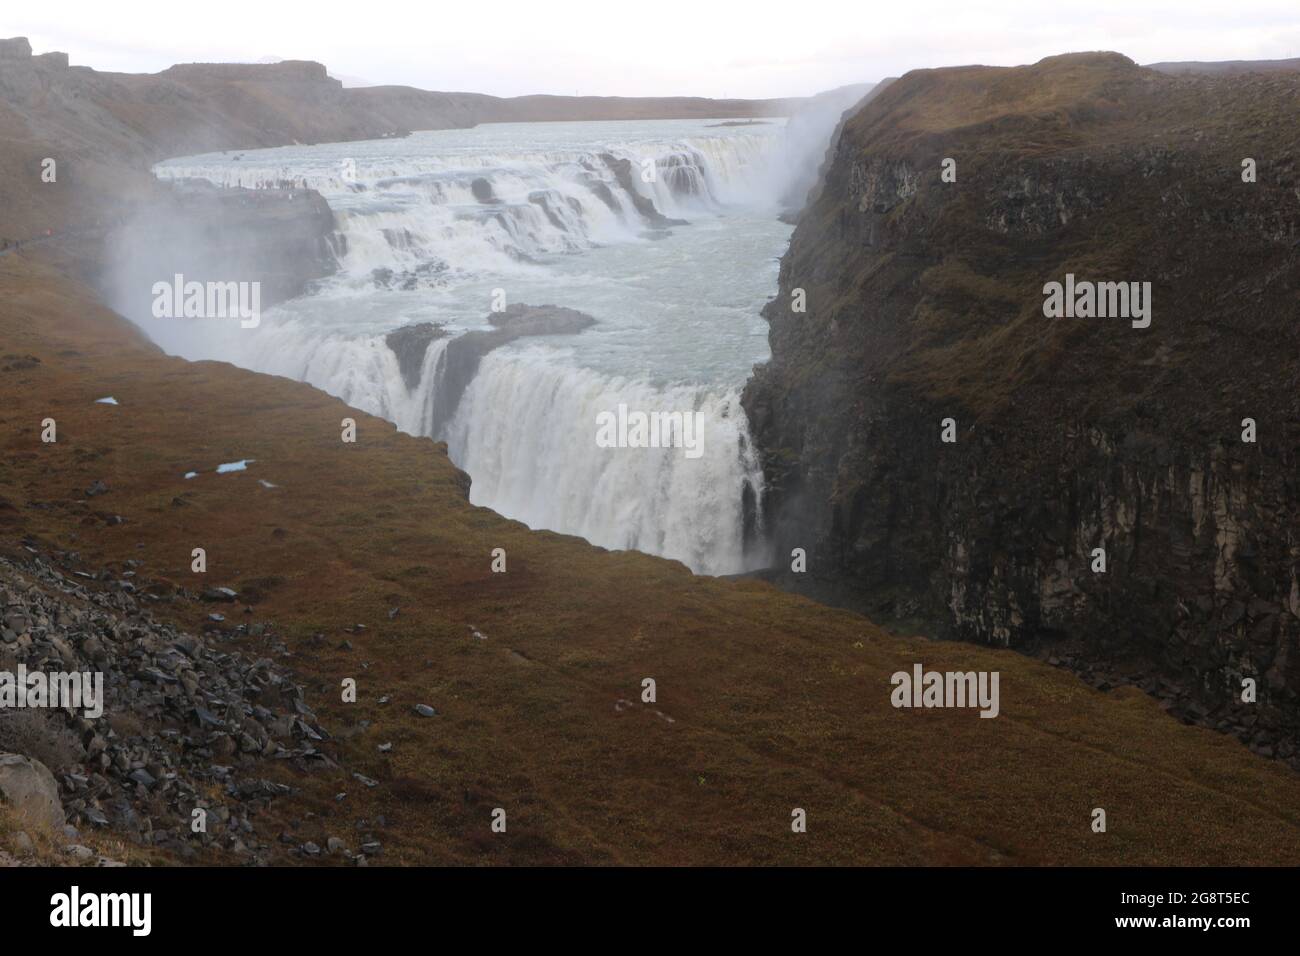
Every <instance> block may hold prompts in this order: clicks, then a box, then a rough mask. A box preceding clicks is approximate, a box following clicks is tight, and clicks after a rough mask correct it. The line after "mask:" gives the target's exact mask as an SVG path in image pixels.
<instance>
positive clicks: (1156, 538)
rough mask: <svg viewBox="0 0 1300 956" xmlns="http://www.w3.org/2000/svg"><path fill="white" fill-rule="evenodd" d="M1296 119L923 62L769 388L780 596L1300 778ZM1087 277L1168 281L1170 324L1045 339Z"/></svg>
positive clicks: (872, 115) (795, 253) (1081, 80)
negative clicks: (1122, 708) (1207, 728)
mask: <svg viewBox="0 0 1300 956" xmlns="http://www.w3.org/2000/svg"><path fill="white" fill-rule="evenodd" d="M1298 116H1300V73H1294V72H1289V73H1288V72H1277V73H1272V74H1246V75H1242V76H1236V77H1231V78H1223V77H1195V76H1181V77H1171V76H1166V75H1162V74H1158V73H1156V72H1154V71H1151V70H1146V69H1142V68H1140V67H1138V66H1136V65H1135V64H1133V63H1132V62H1131V61H1129V60H1128V59H1126V58H1125V57H1122V56H1119V55H1117V54H1080V55H1070V56H1062V57H1053V58H1050V59H1047V60H1044V61H1042V62H1040V63H1038V64H1036V65H1034V66H1031V67H1021V68H1014V69H997V68H985V67H968V68H956V69H945V70H924V71H917V72H914V73H911V74H908V75H907V76H905V77H903V78H902V79H901V80H899V81H898V82H896V83H895V84H893V85H892V86H891V87H890V88H889V89H887V90H885V91H884V92H883V93H882V94H881V95H880V96H879V97H877V98H876V99H875V100H874V101H873V102H872V103H870V104H869V105H867V106H866V107H864V108H863V109H862V110H861V111H860V112H859V113H857V115H855V116H854V117H853V118H852V119H851V120H850V121H849V122H848V123H847V124H846V125H845V129H844V132H843V135H842V136H841V137H840V139H839V141H838V143H837V145H836V146H835V147H834V148H833V151H832V155H830V156H829V157H828V165H827V168H826V172H825V181H824V183H823V188H822V189H821V190H820V191H819V192H818V193H816V194H815V196H814V201H813V203H812V204H811V205H810V207H809V208H808V210H807V211H806V212H805V213H804V215H803V217H802V219H801V221H800V222H799V225H798V227H797V229H796V231H795V233H794V237H793V240H792V244H791V248H790V250H789V252H788V254H787V255H786V257H785V259H784V261H783V263H782V269H781V285H780V293H779V295H778V296H777V297H776V298H775V299H774V300H773V301H772V303H770V304H769V306H768V307H767V309H766V311H765V315H766V317H767V319H768V320H769V322H770V325H771V344H772V353H773V357H772V360H771V362H770V363H769V364H768V365H766V366H764V367H762V368H760V369H759V370H758V372H757V374H756V376H755V378H754V379H753V381H752V382H751V384H750V385H749V387H748V389H747V390H746V393H745V397H744V403H745V407H746V409H747V411H748V413H749V417H750V421H751V423H752V427H753V432H754V436H755V440H756V441H757V442H758V444H759V445H760V447H761V448H762V451H763V455H764V463H765V470H766V473H767V479H768V486H769V489H770V490H769V500H768V502H767V509H766V510H767V513H768V514H769V515H770V516H771V517H772V522H771V524H772V534H773V537H774V541H775V550H776V555H777V564H778V566H781V567H784V568H787V569H788V568H789V566H790V560H789V557H788V556H789V554H790V552H791V549H793V548H796V547H802V548H805V549H807V552H808V562H809V570H808V573H807V574H805V575H796V574H790V573H786V574H784V575H783V576H784V577H785V579H786V583H787V584H790V585H792V586H793V587H795V588H798V589H800V590H804V591H808V592H813V593H817V594H819V595H820V596H822V597H830V598H832V599H833V600H836V601H839V602H842V603H846V604H850V605H854V606H857V607H860V608H862V609H864V610H867V611H869V612H870V613H871V614H872V615H873V616H874V617H876V618H877V619H886V618H888V617H889V616H890V615H891V614H892V615H894V616H896V617H899V618H905V619H908V620H918V619H919V620H924V621H927V622H929V623H930V624H932V625H933V629H934V631H935V632H936V633H937V634H939V635H940V636H944V637H957V638H964V639H968V640H972V641H977V642H985V643H991V644H1000V645H1009V646H1012V647H1017V648H1021V649H1024V650H1027V651H1030V652H1034V653H1039V654H1041V655H1043V656H1052V657H1055V658H1058V659H1061V660H1064V661H1066V662H1068V663H1072V664H1073V665H1074V666H1075V667H1076V668H1077V669H1081V670H1085V671H1087V670H1089V669H1093V670H1094V671H1095V675H1094V676H1096V675H1097V674H1103V675H1105V679H1106V680H1132V681H1134V682H1137V683H1140V684H1141V685H1142V686H1143V687H1145V688H1146V689H1148V690H1151V691H1153V692H1155V693H1157V694H1159V695H1161V696H1164V697H1165V698H1166V699H1167V701H1168V705H1167V706H1169V707H1170V708H1171V709H1173V710H1174V711H1175V712H1176V713H1179V714H1180V715H1182V716H1184V717H1185V718H1187V719H1194V720H1197V721H1199V722H1204V723H1207V724H1209V725H1211V726H1217V727H1218V728H1219V729H1222V730H1229V731H1233V732H1235V733H1236V734H1237V735H1239V736H1241V737H1242V738H1243V739H1245V740H1246V741H1247V742H1249V743H1251V745H1252V747H1253V748H1254V749H1256V750H1258V751H1260V752H1263V753H1265V754H1267V755H1270V756H1272V755H1277V756H1281V757H1284V758H1289V759H1290V760H1291V761H1292V763H1293V764H1296V763H1300V760H1298V759H1297V756H1296V755H1297V748H1296V744H1297V736H1298V735H1300V713H1298V711H1300V708H1297V703H1298V702H1300V648H1298V647H1297V642H1298V641H1300V579H1298V570H1297V569H1298V567H1300V521H1297V511H1298V510H1300V509H1298V508H1297V502H1298V500H1300V474H1298V471H1297V463H1298V461H1300V456H1298V454H1297V450H1298V448H1300V414H1298V412H1300V388H1298V387H1297V386H1300V334H1298V333H1297V327H1296V316H1297V305H1300V293H1298V290H1300V255H1298V253H1297V245H1298V243H1300V179H1298V176H1297V165H1296V163H1297V130H1298V129H1300V126H1298V125H1297V123H1296V118H1297V117H1298ZM945 158H952V159H954V160H955V161H956V172H957V178H956V182H944V181H943V179H942V177H941V171H942V169H941V167H942V163H943V160H944V159H945ZM1244 159H1253V160H1254V161H1255V166H1256V181H1255V182H1244V181H1243V176H1242V172H1243V160H1244ZM1067 273H1074V274H1075V275H1076V276H1077V277H1078V278H1080V279H1090V280H1095V281H1106V280H1113V281H1149V282H1151V283H1152V302H1153V306H1154V308H1153V321H1152V323H1151V326H1150V327H1149V328H1146V329H1137V328H1133V327H1132V326H1131V324H1130V322H1129V321H1127V320H1124V319H1114V318H1110V319H1102V318H1063V319H1048V318H1045V317H1044V314H1043V291H1042V290H1043V285H1044V284H1045V283H1047V282H1051V281H1062V280H1064V277H1065V275H1066V274H1067ZM796 289H803V290H804V292H805V294H806V297H807V311H806V313H798V312H795V311H792V308H791V306H792V301H793V298H794V295H795V290H796ZM946 418H952V419H954V420H955V423H956V426H957V441H956V443H954V444H945V443H942V442H941V441H940V432H941V426H940V423H941V421H942V420H943V419H946ZM1247 418H1250V419H1254V421H1255V423H1256V427H1257V432H1258V438H1257V441H1256V442H1255V443H1247V442H1244V441H1243V440H1242V433H1243V424H1242V422H1243V419H1247ZM1095 548H1104V549H1105V551H1106V556H1107V570H1106V573H1095V572H1094V571H1093V570H1092V563H1093V559H1092V552H1093V549H1095ZM1247 677H1249V678H1253V679H1254V680H1255V681H1256V682H1257V684H1258V695H1259V699H1258V703H1257V704H1253V705H1251V704H1245V703H1243V702H1242V701H1241V692H1242V680H1243V679H1244V678H1247Z"/></svg>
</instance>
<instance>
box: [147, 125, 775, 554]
mask: <svg viewBox="0 0 1300 956" xmlns="http://www.w3.org/2000/svg"><path fill="white" fill-rule="evenodd" d="M713 122H717V121H659V122H618V123H544V124H500V125H493V126H484V127H479V128H477V129H474V130H455V131H440V132H430V133H417V134H414V135H412V136H410V137H408V138H406V139H400V140H381V141H373V142H367V143H347V144H332V145H322V146H315V147H285V148H281V149H269V150H257V151H249V152H245V153H242V154H239V153H234V152H231V153H228V154H213V155H208V156H198V157H188V158H184V159H177V160H170V161H168V162H166V163H162V164H160V165H159V166H158V167H157V168H156V173H157V174H158V175H159V176H160V177H169V178H187V177H192V178H202V179H207V180H210V181H212V182H215V183H218V184H220V185H226V186H236V185H238V186H245V187H250V188H258V187H265V186H274V185H277V184H282V183H286V182H288V183H293V184H296V185H302V186H307V187H311V188H315V189H318V190H319V191H320V192H321V193H322V195H324V196H325V198H326V199H327V201H328V202H329V204H330V206H331V208H332V209H333V210H334V212H335V217H336V220H337V226H338V235H337V237H336V238H337V242H336V253H337V255H338V258H339V262H340V273H339V274H338V275H337V276H334V277H331V278H330V279H328V280H326V281H325V282H324V283H322V284H321V285H320V287H319V288H317V289H315V290H313V291H312V292H311V293H310V294H308V295H305V296H302V297H300V298H298V299H295V300H293V301H292V302H288V303H285V304H284V305H282V306H280V307H278V308H276V309H273V310H269V311H268V312H267V313H266V314H265V315H264V316H263V317H262V322H261V325H260V327H258V328H256V329H251V330H249V329H241V328H240V327H239V324H238V323H237V322H222V321H221V320H197V321H195V320H191V321H183V322H178V321H176V320H158V321H150V320H148V319H145V320H143V321H142V322H141V324H142V325H144V326H145V327H146V329H147V331H148V332H149V333H150V335H152V336H153V338H154V339H155V341H157V342H158V343H159V344H160V345H161V346H162V347H163V348H165V349H167V350H168V351H171V352H174V353H176V354H180V355H184V356H186V357H187V358H195V359H198V358H216V359H223V360H226V361H231V362H234V363H235V364H238V365H242V366H244V367H247V368H252V369H256V370H258V371H264V372H270V373H274V374H279V375H285V376H289V377H292V378H296V379H300V380H303V381H306V382H309V383H311V384H313V385H315V386H317V387H319V388H321V389H323V390H325V391H327V392H330V393H331V394H334V395H337V396H339V397H340V398H342V399H343V400H344V401H346V402H348V403H349V404H351V405H354V406H356V407H358V408H361V409H363V410H365V411H368V412H371V413H374V414H377V415H381V416H383V417H386V418H388V419H390V420H391V421H393V422H394V423H396V424H397V426H398V427H399V428H401V429H402V430H404V431H407V432H410V433H411V434H417V435H427V434H430V433H431V430H432V423H433V421H434V418H433V408H432V403H433V396H434V386H435V383H436V381H437V377H438V374H439V361H440V360H441V359H442V357H443V355H444V352H445V350H446V345H447V341H448V340H447V339H439V340H436V341H434V342H433V343H432V345H431V346H430V347H429V350H428V352H427V354H426V355H425V359H424V367H423V372H422V375H421V378H420V382H419V384H418V386H417V387H416V388H414V389H408V388H407V386H406V384H405V383H404V382H403V380H402V376H401V374H400V372H399V369H398V362H397V358H396V356H395V355H394V354H393V353H392V351H391V350H390V349H389V348H388V346H387V345H386V343H385V341H384V335H385V334H386V333H387V332H390V331H392V330H393V329H396V328H399V327H401V326H405V325H409V324H412V323H415V322H428V321H432V322H437V323H441V324H444V325H445V326H446V327H447V329H448V330H449V331H451V332H453V333H458V332H461V331H465V330H469V329H476V328H485V327H487V325H486V318H487V315H488V313H489V309H490V306H491V304H492V301H493V298H492V297H493V294H494V291H495V290H503V291H504V294H505V297H506V299H507V301H508V302H510V303H529V304H533V305H541V304H552V303H553V304H556V305H562V306H567V307H570V308H574V309H579V310H581V311H583V312H587V313H589V314H590V315H592V316H593V317H595V319H596V320H597V324H596V325H595V326H593V327H591V328H589V329H587V330H586V331H584V332H582V333H581V334H578V335H570V336H546V337H538V338H524V339H520V340H518V341H516V342H514V343H511V344H509V345H506V346H504V347H501V348H499V349H497V350H495V351H493V352H491V353H489V354H488V355H487V356H486V357H485V358H484V359H483V361H482V363H481V365H480V367H479V369H478V372H477V373H476V375H475V377H474V378H473V380H472V381H471V383H470V385H469V387H468V389H467V390H466V392H465V394H464V395H463V396H462V398H461V400H460V402H459V404H458V405H457V407H456V412H455V415H454V416H453V417H452V418H451V420H450V422H449V423H448V424H447V426H446V427H445V428H444V429H443V431H442V434H439V435H435V436H433V437H437V438H445V439H446V440H447V442H448V445H449V450H450V453H451V455H452V458H453V460H455V461H456V462H457V464H458V465H460V467H462V468H464V469H465V470H466V471H468V472H469V474H470V476H471V477H472V479H473V486H472V490H471V500H472V501H473V502H474V503H476V504H481V505H486V506H488V507H491V508H493V509H495V510H497V511H499V512H501V513H502V514H505V515H507V516H510V517H513V518H517V519H519V520H522V521H524V522H526V523H527V524H529V525H530V526H533V527H539V528H550V529H553V530H557V531H562V532H567V533H572V534H579V535H582V536H583V537H585V538H587V539H588V540H590V541H592V542H593V543H595V544H599V545H602V546H604V547H609V548H636V549H639V550H644V551H648V552H651V553H655V554H661V555H665V556H668V557H672V558H676V559H678V560H681V561H683V562H685V563H686V564H687V565H688V566H690V567H691V568H693V569H694V570H696V571H699V572H703V573H712V574H719V573H732V572H736V571H741V570H745V569H747V568H750V567H755V566H759V565H761V564H763V563H764V559H765V557H766V556H765V555H764V554H763V553H762V552H761V547H758V546H751V547H750V548H748V549H746V547H745V541H744V534H743V515H742V494H743V491H744V489H745V486H746V485H748V486H749V489H750V490H751V491H752V493H753V497H755V498H759V497H761V496H760V494H759V492H760V491H761V487H762V473H761V470H760V468H759V466H758V462H757V459H756V456H755V455H754V453H753V451H752V447H751V443H750V440H749V434H748V424H747V422H746V420H745V416H744V412H743V410H742V409H741V407H740V403H739V390H740V388H741V387H742V386H743V384H744V381H745V379H746V378H747V377H748V375H749V372H750V369H751V367H752V366H753V365H754V364H756V363H758V362H762V361H764V360H765V359H766V358H767V355H768V351H767V330H766V325H765V323H764V322H763V321H762V320H761V318H760V317H759V309H760V307H761V306H762V304H763V302H764V301H765V300H766V299H767V298H768V297H769V296H770V295H771V294H773V293H774V292H775V289H776V274H777V259H778V257H779V256H780V254H781V253H782V252H783V251H784V248H785V244H786V242H787V241H788V238H789V233H790V229H789V227H788V226H785V225H783V224H782V223H780V222H779V221H778V220H777V219H776V214H777V209H776V208H775V205H774V202H773V199H774V198H775V197H776V196H777V195H778V194H779V186H778V184H777V182H776V180H777V179H778V177H779V176H780V171H778V170H773V169H772V168H771V166H770V164H769V163H768V157H769V155H770V154H771V152H772V149H771V147H772V146H773V145H774V144H775V143H776V142H777V141H778V140H779V134H780V126H779V124H775V123H774V124H772V125H768V126H752V127H730V128H727V127H716V126H713V125H712V123H713ZM602 154H609V155H611V156H613V157H615V158H618V159H626V160H629V161H630V162H631V173H632V186H633V188H635V189H636V190H637V191H638V193H639V194H640V195H642V196H644V197H645V198H648V199H651V200H652V201H653V202H654V204H655V207H656V208H657V209H658V211H659V212H660V213H662V214H663V215H665V216H668V217H673V218H681V219H686V220H689V222H690V225H675V226H670V227H668V228H667V229H657V228H655V227H654V226H653V224H651V223H650V222H648V221H647V219H646V218H645V217H644V216H642V215H640V214H638V212H637V211H636V209H635V206H634V204H633V201H632V198H633V197H631V196H630V195H629V194H628V193H627V192H626V191H625V189H624V188H623V185H621V184H620V182H619V180H618V177H617V176H616V175H615V174H614V172H613V171H612V170H611V169H610V168H609V166H608V165H607V163H606V162H605V161H604V159H603V158H602ZM646 159H650V160H652V161H653V163H652V164H653V168H654V172H655V175H654V180H655V181H653V182H649V183H646V182H643V181H642V177H641V175H640V174H641V171H642V169H643V168H646V167H645V166H643V161H645V160H646ZM476 179H481V180H484V181H486V183H487V184H489V185H490V188H491V193H492V198H493V199H496V200H499V202H488V203H485V202H482V201H481V199H482V198H483V196H484V195H485V194H484V193H483V190H482V183H480V184H479V195H478V196H476V194H475V180H476ZM602 193H603V194H604V197H605V198H602ZM611 205H612V206H613V207H614V208H611ZM376 270H381V271H380V272H379V273H378V274H377V273H376ZM231 278H237V277H231ZM377 279H378V281H377ZM620 402H622V403H626V404H627V405H628V406H629V407H630V408H633V409H641V410H644V411H646V412H652V411H700V412H702V413H703V414H704V422H705V429H704V438H703V446H702V448H703V454H702V455H701V457H699V458H698V459H690V458H687V457H686V455H685V454H684V453H683V450H682V449H680V448H668V449H655V448H618V449H609V448H600V447H598V446H597V444H596V442H595V433H596V420H597V415H598V414H599V413H600V412H602V411H611V410H613V409H614V408H615V407H616V406H617V405H618V404H619V403H620Z"/></svg>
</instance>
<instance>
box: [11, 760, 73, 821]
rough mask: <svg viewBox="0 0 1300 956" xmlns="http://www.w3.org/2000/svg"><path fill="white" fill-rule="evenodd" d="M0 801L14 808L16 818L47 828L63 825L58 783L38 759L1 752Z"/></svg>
mask: <svg viewBox="0 0 1300 956" xmlns="http://www.w3.org/2000/svg"><path fill="white" fill-rule="evenodd" d="M0 802H4V803H7V804H9V805H10V806H11V807H13V808H14V810H15V811H17V813H18V817H19V819H22V820H25V821H30V822H32V823H34V824H36V825H38V826H42V827H45V828H46V829H49V830H59V829H61V828H62V827H63V824H64V821H65V818H64V816H63V805H62V804H61V803H59V785H58V782H57V781H56V780H55V779H54V774H52V773H50V770H49V768H48V767H46V766H45V764H43V763H41V762H40V761H39V760H33V759H31V758H29V757H24V756H22V755H21V754H3V753H0Z"/></svg>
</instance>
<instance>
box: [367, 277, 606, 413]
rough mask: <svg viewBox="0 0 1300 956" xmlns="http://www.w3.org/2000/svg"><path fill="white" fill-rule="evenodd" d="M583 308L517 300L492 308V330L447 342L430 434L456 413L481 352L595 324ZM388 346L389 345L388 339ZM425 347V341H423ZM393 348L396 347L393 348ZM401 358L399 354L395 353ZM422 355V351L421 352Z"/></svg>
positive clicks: (461, 336) (490, 320)
mask: <svg viewBox="0 0 1300 956" xmlns="http://www.w3.org/2000/svg"><path fill="white" fill-rule="evenodd" d="M595 321H596V320H595V319H593V318H592V317H591V316H589V315H587V314H586V313H585V312H579V311H577V310H576V309H566V308H564V307H563V306H558V305H524V304H523V303H522V302H516V303H514V304H513V305H510V306H507V307H506V308H505V309H504V310H503V311H501V312H493V313H491V314H490V315H489V316H488V322H489V324H491V325H492V326H493V328H492V330H491V331H476V332H466V333H465V334H464V335H459V336H457V337H456V338H454V339H452V340H451V341H450V342H448V343H447V349H446V351H445V352H443V353H442V361H441V363H440V364H439V367H438V379H437V383H436V385H435V388H434V391H433V406H432V414H433V424H432V428H431V431H430V434H432V435H434V436H439V435H441V434H442V433H443V430H444V429H445V428H446V426H447V424H448V423H449V422H450V421H451V419H452V417H453V416H454V415H455V414H456V407H457V406H458V405H459V404H460V399H461V396H462V395H464V394H465V389H466V388H468V387H469V383H470V380H471V379H473V378H474V373H475V372H477V371H478V366H479V362H480V361H482V359H483V356H485V355H487V353H488V352H491V351H492V350H493V349H496V348H500V347H501V346H503V345H505V344H506V343H507V342H513V341H514V340H515V339H519V338H523V337H525V336H532V335H574V334H577V333H578V332H581V331H582V330H583V329H585V328H588V327H589V326H591V325H593V324H595ZM389 346H390V347H392V342H391V340H390V341H389ZM426 348H427V344H426ZM394 351H395V352H396V349H394ZM398 358H399V360H400V358H401V356H400V354H399V356H398ZM421 358H422V359H423V355H421Z"/></svg>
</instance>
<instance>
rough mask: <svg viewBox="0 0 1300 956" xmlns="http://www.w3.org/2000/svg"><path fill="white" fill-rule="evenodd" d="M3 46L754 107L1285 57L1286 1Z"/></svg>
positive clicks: (264, 23)
mask: <svg viewBox="0 0 1300 956" xmlns="http://www.w3.org/2000/svg"><path fill="white" fill-rule="evenodd" d="M1073 11H1078V12H1073ZM3 36H27V37H29V38H30V39H31V41H32V46H33V47H34V48H35V49H36V52H38V53H40V52H45V51H48V50H63V51H65V52H67V53H69V54H70V55H71V57H72V62H73V63H78V64H83V65H86V66H93V67H95V68H96V69H101V70H122V71H129V72H155V71H157V70H161V69H164V68H166V67H167V66H170V65H171V64H172V63H184V62H195V61H244V62H254V61H257V60H260V59H263V58H265V57H276V58H285V59H311V60H319V61H321V62H323V63H325V64H326V65H327V66H328V67H329V69H330V72H331V73H332V74H334V75H335V76H344V77H357V78H360V79H364V80H366V81H369V82H372V83H400V84H407V85H410V86H418V87H421V88H423V89H430V90H469V91H475V92H483V93H494V94H497V95H500V96H513V95H518V94H522V93H581V94H591V95H625V96H669V95H696V96H715V97H722V96H741V97H767V96H802V95H806V94H810V93H815V92H817V91H819V90H824V89H829V88H831V87H835V86H840V85H843V84H846V83H858V82H865V81H871V80H877V79H880V78H881V77H884V76H897V75H899V74H901V73H904V72H906V71H907V70H909V69H914V68H916V67H925V66H951V65H956V64H964V63H987V64H997V65H1014V64H1018V63H1032V62H1033V61H1035V60H1037V59H1040V58H1041V57H1044V56H1048V55H1051V54H1054V53H1063V52H1067V51H1077V50H1118V51H1119V52H1121V53H1125V54H1127V55H1128V56H1131V57H1132V58H1133V59H1135V60H1137V61H1138V62H1139V63H1150V62H1154V61H1158V60H1191V59H1197V60H1227V59H1277V58H1284V57H1293V56H1300V0H1218V2H1215V3H1210V2H1204V0H1180V2H1174V0H1127V2H1115V0H1092V2H1089V3H1079V4H1070V5H1069V9H1067V5H1066V4H1064V3H1063V2H1060V0H984V2H980V0H942V2H936V0H911V2H898V0H890V2H878V0H781V2H768V0H754V2H749V3H737V2H730V0H726V2H724V0H693V2H680V0H599V2H594V0H531V2H519V0H475V2H466V0H424V2H418V3H416V2H405V0H390V2H377V3H372V4H367V3H357V2H347V3H343V2H335V0H317V2H315V3H292V4H291V3H288V2H284V0H220V2H217V3H194V2H183V0H170V2H159V0H50V2H46V3H28V2H20V0H4V4H3V10H2V11H0V37H3Z"/></svg>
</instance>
